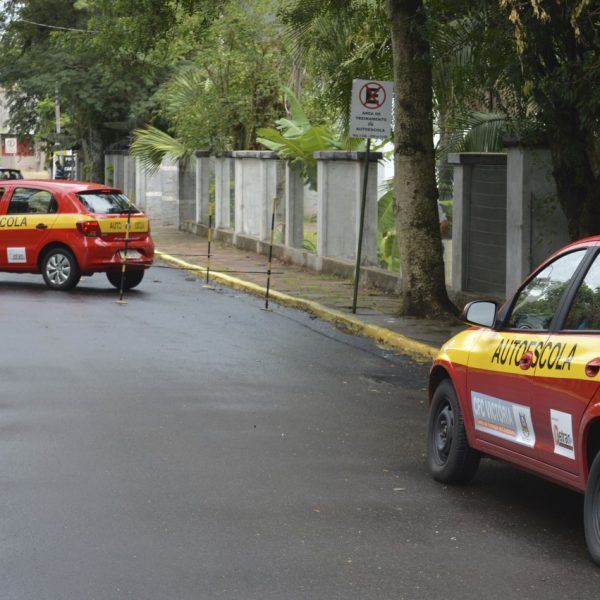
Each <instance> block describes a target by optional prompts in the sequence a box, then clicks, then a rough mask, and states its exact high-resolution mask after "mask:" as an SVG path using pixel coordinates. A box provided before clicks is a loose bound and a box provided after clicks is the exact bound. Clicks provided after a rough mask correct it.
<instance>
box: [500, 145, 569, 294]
mask: <svg viewBox="0 0 600 600" xmlns="http://www.w3.org/2000/svg"><path fill="white" fill-rule="evenodd" d="M508 172H509V174H510V175H509V177H508V182H507V228H506V237H507V246H508V248H510V249H511V251H510V252H509V253H508V254H507V256H506V291H507V293H510V292H511V291H513V290H514V289H516V288H517V287H518V286H519V284H520V283H521V281H522V280H523V279H524V278H525V277H526V276H527V275H528V274H529V273H530V272H531V271H532V270H533V269H534V268H535V267H536V266H537V265H538V264H540V263H541V262H542V260H544V259H545V258H546V257H547V256H548V255H549V254H550V253H552V252H553V251H555V250H558V249H559V248H561V247H562V246H564V245H566V244H567V243H568V242H569V235H568V228H567V220H566V217H565V215H564V213H563V211H562V208H561V207H560V204H559V201H558V198H557V195H556V185H555V183H554V178H553V177H552V159H551V156H550V151H549V150H546V149H543V148H523V147H520V146H512V147H509V148H508Z"/></svg>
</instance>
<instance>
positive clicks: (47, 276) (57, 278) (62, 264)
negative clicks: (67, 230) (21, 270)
mask: <svg viewBox="0 0 600 600" xmlns="http://www.w3.org/2000/svg"><path fill="white" fill-rule="evenodd" d="M42 276H43V277H44V281H45V282H46V285H47V286H48V287H49V288H50V289H51V290H62V291H64V290H71V289H73V288H74V287H75V286H76V285H77V284H78V283H79V280H80V279H81V271H80V270H79V265H78V264H77V261H76V260H75V256H73V253H72V252H71V251H70V250H68V249H67V248H52V249H51V250H49V251H48V252H47V253H46V254H45V255H44V259H43V260H42Z"/></svg>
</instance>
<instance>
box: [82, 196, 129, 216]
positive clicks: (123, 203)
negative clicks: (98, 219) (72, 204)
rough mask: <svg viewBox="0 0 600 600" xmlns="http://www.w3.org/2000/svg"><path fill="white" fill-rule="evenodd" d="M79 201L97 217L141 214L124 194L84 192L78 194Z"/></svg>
mask: <svg viewBox="0 0 600 600" xmlns="http://www.w3.org/2000/svg"><path fill="white" fill-rule="evenodd" d="M76 195H77V199H78V200H79V202H81V204H83V206H84V207H85V208H86V209H87V210H89V211H90V212H92V213H94V214H96V215H120V214H122V213H128V212H129V211H130V209H131V212H132V213H136V212H139V210H138V209H137V208H136V207H135V206H134V205H133V204H129V199H128V198H127V196H125V195H124V194H118V193H117V192H82V193H80V194H76Z"/></svg>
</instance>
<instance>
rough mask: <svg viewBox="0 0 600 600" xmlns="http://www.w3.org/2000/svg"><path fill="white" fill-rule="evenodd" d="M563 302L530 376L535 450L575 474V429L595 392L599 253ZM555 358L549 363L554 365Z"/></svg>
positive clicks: (599, 362) (599, 349) (599, 347)
mask: <svg viewBox="0 0 600 600" xmlns="http://www.w3.org/2000/svg"><path fill="white" fill-rule="evenodd" d="M589 262H591V265H590V266H589V269H588V270H587V271H586V272H585V273H582V274H581V278H580V279H581V281H580V283H579V284H578V286H576V287H575V288H574V289H573V291H572V294H571V295H570V297H569V298H568V299H567V301H566V302H565V307H564V310H563V314H561V315H560V319H559V322H558V323H557V328H556V331H554V332H552V333H551V335H550V337H549V340H548V343H547V351H546V353H545V355H546V357H547V360H546V361H545V362H544V363H542V361H541V360H540V361H539V363H538V367H537V369H536V374H535V391H534V403H535V404H536V406H538V413H539V422H538V424H537V429H538V438H539V441H538V447H539V450H540V452H541V454H542V459H543V460H544V462H546V463H547V464H549V465H551V466H553V467H556V468H559V469H561V470H564V471H568V472H570V473H574V474H580V473H579V472H580V470H581V465H582V464H584V461H583V460H581V459H582V458H583V457H580V456H578V452H579V450H578V449H579V447H580V441H581V440H580V435H581V431H580V425H581V421H582V418H583V415H584V412H585V410H586V407H587V406H588V404H589V403H590V401H591V400H592V398H593V397H594V395H595V394H596V393H597V392H598V389H599V387H600V254H598V252H597V249H596V251H595V255H594V256H592V257H590V261H589ZM553 357H554V360H553Z"/></svg>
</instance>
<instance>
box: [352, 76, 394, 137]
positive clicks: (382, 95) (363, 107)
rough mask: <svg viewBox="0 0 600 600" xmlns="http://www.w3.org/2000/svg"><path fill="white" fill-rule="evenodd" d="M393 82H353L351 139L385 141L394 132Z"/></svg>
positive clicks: (364, 80)
mask: <svg viewBox="0 0 600 600" xmlns="http://www.w3.org/2000/svg"><path fill="white" fill-rule="evenodd" d="M393 93H394V82H393V81H370V80H366V79H355V80H354V81H353V82H352V104H351V107H350V137H357V138H377V139H385V138H387V137H389V136H390V134H391V131H392V98H393Z"/></svg>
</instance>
